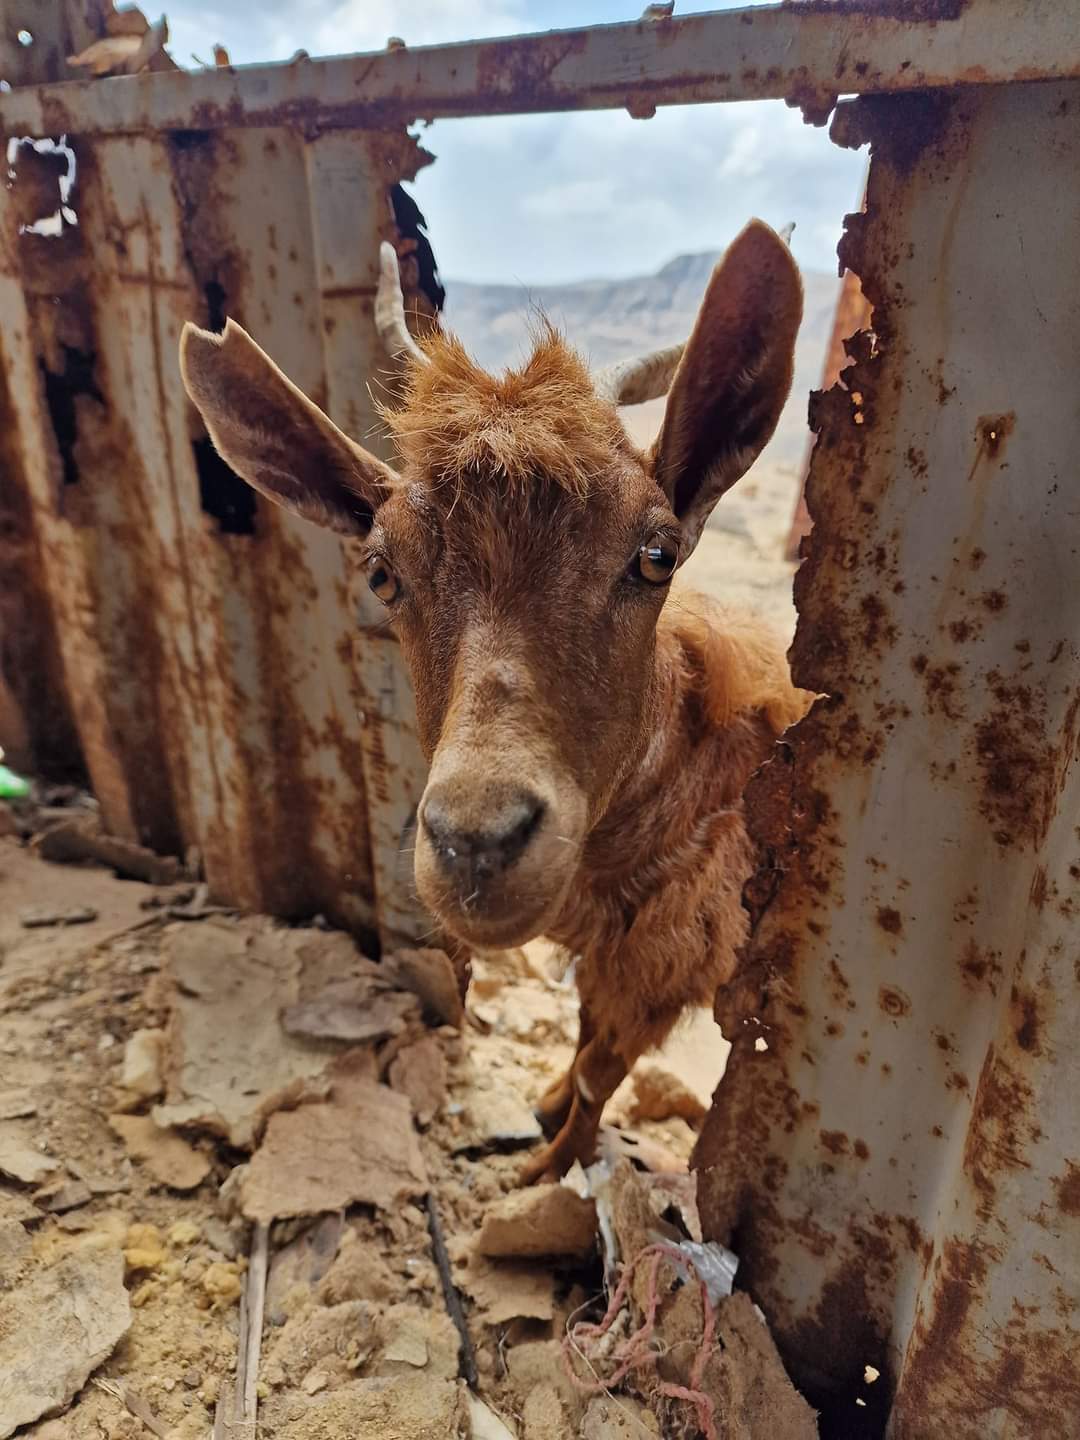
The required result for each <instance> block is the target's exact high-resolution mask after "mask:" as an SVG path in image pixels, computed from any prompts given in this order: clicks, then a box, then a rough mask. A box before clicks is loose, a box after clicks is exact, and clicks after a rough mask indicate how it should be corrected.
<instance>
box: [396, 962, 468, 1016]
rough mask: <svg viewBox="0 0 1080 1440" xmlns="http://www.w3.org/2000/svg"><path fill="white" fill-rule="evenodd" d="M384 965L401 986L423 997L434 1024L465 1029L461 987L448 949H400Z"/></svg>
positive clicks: (427, 1012) (426, 1010)
mask: <svg viewBox="0 0 1080 1440" xmlns="http://www.w3.org/2000/svg"><path fill="white" fill-rule="evenodd" d="M383 964H384V966H385V967H386V969H387V972H388V973H389V974H390V975H392V976H393V977H394V980H395V982H396V983H397V984H398V985H400V986H401V987H402V988H403V989H405V990H411V991H412V993H413V994H414V995H416V996H417V997H418V998H419V1000H420V1003H421V1005H422V1006H423V1009H424V1018H425V1019H426V1020H427V1021H428V1022H429V1023H430V1024H435V1025H455V1026H457V1027H458V1028H460V1027H461V1025H462V1023H463V1021H464V1019H465V1007H464V1005H463V1003H462V999H461V987H460V986H459V984H458V977H457V975H456V974H455V972H454V967H453V965H452V963H451V961H450V957H449V955H447V953H446V952H445V950H397V951H395V953H394V954H393V955H389V956H387V958H386V960H384V961H383Z"/></svg>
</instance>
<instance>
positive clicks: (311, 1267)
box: [266, 1214, 367, 1325]
mask: <svg viewBox="0 0 1080 1440" xmlns="http://www.w3.org/2000/svg"><path fill="white" fill-rule="evenodd" d="M344 1234H345V1217H344V1215H341V1214H337V1215H323V1216H322V1217H321V1218H320V1219H319V1220H316V1221H315V1223H314V1224H313V1225H308V1226H307V1227H306V1228H305V1229H303V1230H301V1231H300V1234H299V1235H296V1236H294V1237H293V1239H292V1240H290V1241H289V1243H288V1244H287V1245H283V1246H282V1247H281V1249H280V1250H276V1251H274V1252H273V1254H272V1255H271V1258H270V1270H269V1273H268V1275H267V1279H266V1313H267V1315H268V1316H269V1319H270V1323H271V1325H283V1324H284V1323H285V1321H286V1319H287V1318H288V1308H289V1307H290V1306H291V1304H292V1297H293V1295H294V1294H295V1293H297V1292H300V1293H304V1292H307V1293H308V1294H311V1293H312V1292H313V1291H314V1289H315V1287H316V1285H318V1283H319V1281H320V1280H322V1278H323V1276H324V1275H325V1274H326V1272H327V1271H328V1270H329V1269H330V1267H331V1265H332V1264H333V1263H334V1257H335V1256H336V1255H337V1252H338V1246H339V1245H340V1243H341V1239H342V1236H343V1235H344ZM337 1298H338V1299H339V1300H354V1299H366V1298H367V1297H366V1296H355V1295H340V1296H338V1297H337ZM328 1303H329V1302H328Z"/></svg>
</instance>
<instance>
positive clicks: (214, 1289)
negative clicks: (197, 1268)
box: [199, 1260, 244, 1310]
mask: <svg viewBox="0 0 1080 1440" xmlns="http://www.w3.org/2000/svg"><path fill="white" fill-rule="evenodd" d="M199 1284H200V1286H201V1287H202V1292H203V1294H204V1295H205V1296H207V1298H208V1299H209V1301H210V1306H211V1308H212V1309H214V1310H226V1309H228V1307H229V1306H230V1305H234V1304H235V1303H236V1302H237V1301H238V1300H239V1299H240V1292H241V1290H242V1289H243V1288H244V1285H243V1278H242V1273H241V1270H240V1266H239V1264H238V1263H237V1262H236V1261H235V1260H214V1261H213V1262H212V1263H211V1264H209V1265H208V1266H207V1267H206V1269H205V1270H204V1271H203V1273H202V1278H201V1280H200V1281H199Z"/></svg>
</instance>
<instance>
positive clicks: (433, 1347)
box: [0, 805, 814, 1440]
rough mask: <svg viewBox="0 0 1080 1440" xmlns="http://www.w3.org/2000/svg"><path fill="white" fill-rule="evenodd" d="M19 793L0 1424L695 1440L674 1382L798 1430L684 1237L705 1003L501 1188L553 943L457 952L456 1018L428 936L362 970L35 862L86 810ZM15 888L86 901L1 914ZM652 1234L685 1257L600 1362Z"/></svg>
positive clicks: (521, 1142)
mask: <svg viewBox="0 0 1080 1440" xmlns="http://www.w3.org/2000/svg"><path fill="white" fill-rule="evenodd" d="M40 808H44V807H39V809H40ZM50 808H52V809H53V810H54V812H55V814H54V815H53V816H51V817H47V818H46V820H45V821H44V822H43V821H42V820H41V818H40V815H39V816H38V818H37V819H35V821H34V824H33V826H32V836H36V837H37V838H36V839H33V838H32V837H28V836H27V835H26V834H24V835H23V837H22V839H23V841H26V840H27V839H28V838H29V839H30V843H20V842H19V840H18V839H4V840H0V1056H2V1057H3V1058H2V1062H0V1063H2V1065H3V1074H4V1080H3V1085H2V1086H0V1315H3V1317H4V1321H3V1324H0V1440H2V1437H3V1436H5V1435H8V1434H11V1433H12V1431H13V1430H14V1429H16V1428H17V1427H23V1426H27V1425H35V1424H36V1425H38V1429H37V1430H36V1431H35V1430H31V1431H30V1432H29V1433H31V1434H34V1435H37V1436H39V1437H40V1440H58V1437H59V1436H60V1434H61V1433H62V1434H63V1437H64V1440H98V1437H99V1436H100V1435H101V1434H103V1433H104V1434H108V1435H110V1436H117V1437H120V1440H140V1437H143V1436H145V1435H146V1434H148V1433H149V1434H156V1435H161V1436H168V1437H169V1440H205V1437H206V1436H207V1435H209V1434H210V1433H211V1432H212V1431H213V1430H214V1427H215V1425H216V1426H217V1432H216V1433H219V1434H223V1433H225V1434H231V1435H235V1436H238V1437H244V1440H250V1437H252V1436H253V1435H254V1434H255V1427H256V1424H257V1427H258V1434H259V1435H260V1436H261V1437H267V1440H346V1437H360V1440H364V1437H367V1436H371V1437H375V1436H378V1437H379V1440H395V1437H401V1440H405V1437H408V1440H414V1437H424V1436H431V1437H435V1436H438V1437H439V1440H443V1437H447V1436H459V1437H461V1440H469V1437H472V1440H507V1437H512V1440H563V1437H567V1440H575V1437H579V1436H582V1437H591V1440H611V1437H618V1436H621V1435H624V1434H625V1435H627V1436H631V1435H634V1436H638V1435H641V1434H645V1435H650V1434H652V1435H658V1436H659V1435H661V1434H669V1433H670V1434H679V1435H682V1434H686V1435H687V1436H694V1435H706V1436H707V1435H708V1433H709V1432H708V1430H707V1429H703V1428H702V1426H701V1424H700V1423H699V1416H698V1411H697V1410H696V1409H695V1407H694V1405H693V1404H688V1403H687V1402H685V1401H684V1400H679V1399H676V1398H674V1393H675V1391H677V1390H678V1389H679V1387H682V1388H683V1389H685V1390H687V1391H692V1390H695V1389H700V1390H701V1391H702V1392H704V1393H706V1394H707V1395H708V1396H709V1397H710V1398H711V1404H712V1407H713V1410H712V1413H713V1415H714V1416H715V1417H718V1419H717V1423H718V1424H720V1422H721V1421H723V1423H727V1420H726V1419H725V1417H730V1419H731V1421H732V1423H734V1422H735V1421H738V1423H739V1424H741V1425H743V1429H742V1430H735V1431H733V1433H742V1434H746V1435H748V1436H759V1435H760V1436H765V1435H768V1436H770V1437H773V1436H780V1437H784V1440H786V1437H789V1436H790V1437H796V1440H802V1436H803V1435H810V1434H813V1433H814V1431H813V1428H812V1418H809V1412H808V1411H806V1409H805V1406H802V1402H801V1401H800V1400H799V1399H798V1397H797V1396H796V1395H795V1392H794V1391H792V1390H791V1388H790V1386H789V1385H788V1384H787V1381H786V1379H784V1377H783V1374H782V1371H781V1370H780V1369H779V1363H778V1361H777V1360H776V1357H775V1352H773V1351H772V1348H771V1341H770V1340H769V1338H768V1331H767V1329H766V1328H765V1326H764V1325H763V1324H762V1322H761V1320H760V1319H759V1318H758V1316H757V1315H756V1314H755V1312H754V1311H753V1308H752V1307H751V1306H750V1305H749V1302H748V1301H746V1300H745V1297H740V1296H738V1295H736V1296H735V1297H733V1298H725V1296H726V1290H725V1286H726V1287H727V1290H729V1289H730V1278H731V1275H730V1271H731V1257H726V1252H722V1254H721V1256H720V1259H719V1260H718V1256H717V1254H716V1253H715V1252H716V1251H717V1250H718V1247H709V1246H704V1245H701V1244H700V1243H698V1242H700V1240H701V1235H700V1230H699V1229H698V1228H697V1218H696V1209H695V1207H694V1202H693V1180H692V1177H691V1176H689V1175H688V1173H687V1169H686V1161H687V1157H688V1155H689V1151H690V1148H691V1145H692V1143H693V1139H694V1131H693V1125H694V1123H696V1116H697V1115H698V1114H699V1112H700V1107H701V1106H702V1105H703V1104H704V1103H705V1101H706V1100H707V1096H708V1093H709V1091H710V1089H711V1087H712V1085H713V1084H715V1080H716V1077H717V1075H718V1074H719V1070H720V1068H722V1064H723V1047H722V1044H720V1043H719V1042H718V1037H717V1036H716V1034H715V1032H711V1033H710V1032H709V1031H708V1030H700V1031H698V1030H696V1028H695V1027H697V1026H698V1025H704V1024H705V1023H706V1022H705V1018H704V1017H702V1018H699V1019H696V1020H692V1021H691V1022H690V1023H689V1025H688V1027H687V1030H686V1032H685V1033H684V1034H683V1035H682V1036H681V1037H680V1038H679V1039H678V1040H677V1041H676V1042H675V1043H674V1044H673V1047H672V1050H671V1053H670V1054H664V1055H661V1056H659V1057H656V1058H655V1059H654V1060H653V1061H652V1062H651V1065H650V1068H649V1070H648V1071H647V1072H646V1074H645V1077H644V1080H642V1081H638V1080H637V1079H636V1078H635V1079H632V1080H631V1081H630V1082H628V1083H627V1085H626V1086H625V1087H624V1089H623V1091H622V1092H621V1093H620V1095H619V1097H618V1098H617V1103H616V1104H614V1105H613V1111H614V1115H613V1118H614V1119H616V1120H617V1121H619V1122H620V1125H621V1127H622V1128H620V1129H612V1128H609V1129H607V1130H606V1131H605V1132H604V1133H603V1137H602V1146H601V1151H602V1153H601V1156H600V1158H599V1159H598V1161H597V1164H596V1165H594V1166H592V1167H590V1169H589V1170H588V1171H587V1172H584V1171H582V1170H581V1167H580V1166H579V1167H576V1169H575V1171H574V1172H572V1173H571V1175H570V1176H568V1177H567V1182H566V1183H564V1184H563V1185H559V1186H545V1187H538V1188H536V1189H531V1190H521V1189H519V1188H518V1186H517V1176H518V1171H519V1169H520V1165H521V1160H522V1154H521V1152H522V1151H523V1150H524V1149H525V1148H526V1147H528V1146H531V1145H532V1144H533V1143H534V1142H535V1141H536V1140H537V1139H538V1137H539V1127H538V1126H537V1123H536V1121H535V1119H534V1117H533V1113H532V1108H531V1107H532V1105H533V1104H534V1103H535V1101H536V1100H537V1099H538V1098H539V1095H540V1094H541V1093H542V1092H543V1090H544V1089H545V1088H546V1087H547V1086H548V1084H549V1083H550V1082H551V1081H552V1080H553V1079H554V1078H556V1077H557V1075H558V1074H559V1073H560V1072H561V1070H562V1069H563V1068H564V1067H565V1066H566V1065H567V1063H568V1062H569V1060H570V1058H571V1056H572V1053H573V1042H574V1038H575V1024H576V997H575V992H574V989H573V986H572V983H570V982H568V981H567V980H566V979H565V977H564V975H563V966H562V961H561V958H560V957H558V956H555V955H553V954H552V953H550V952H548V951H546V950H545V949H544V948H543V947H530V948H529V949H528V951H527V952H521V953H512V954H508V955H505V956H503V957H499V958H492V957H488V958H484V959H478V960H477V961H476V971H475V985H474V991H473V993H472V995H471V997H470V1002H469V1003H470V1009H469V1013H468V1014H467V1013H466V1011H465V1009H464V1008H463V1006H462V1002H461V998H460V995H459V994H458V990H457V984H456V980H455V976H454V972H453V968H452V966H451V964H450V962H449V960H448V959H447V957H446V956H445V955H444V954H443V953H442V952H441V951H437V950H424V949H420V950H412V951H401V952H399V953H397V954H395V955H390V956H386V957H384V958H383V960H382V961H381V962H379V963H375V962H373V961H372V960H371V959H370V958H369V957H367V956H365V955H364V954H363V953H361V951H360V950H359V949H358V948H357V946H356V944H355V943H354V942H353V941H352V940H351V939H350V938H349V937H348V936H345V935H342V934H339V933H335V932H331V931H328V930H326V929H323V928H319V927H316V926H312V927H310V928H306V927H292V928H290V927H287V926H283V925H279V924H275V923H273V922H271V921H269V920H266V919H261V918H257V917H240V916H236V915H233V914H230V913H221V912H220V909H219V907H217V906H214V905H213V904H211V903H210V902H209V901H208V899H207V897H206V895H205V892H204V891H202V890H201V889H200V888H199V886H198V883H197V881H196V880H193V879H188V878H185V877H184V876H183V875H181V876H180V877H179V878H175V877H170V878H169V879H168V881H167V883H165V884H162V885H157V886H150V885H148V884H146V883H145V880H143V881H140V880H130V879H129V880H120V879H118V878H115V876H114V875H113V874H109V873H107V871H106V870H103V869H100V868H93V866H92V862H90V861H86V860H83V859H82V858H81V856H80V858H79V860H78V862H77V863H67V864H65V866H64V867H63V868H60V867H59V866H56V865H50V864H48V863H46V862H45V861H44V860H43V859H42V858H41V854H40V852H41V849H42V848H43V846H42V839H43V837H44V836H45V835H47V834H49V833H51V831H52V830H54V829H55V828H56V827H57V826H58V825H71V823H72V822H75V826H76V828H78V829H79V830H80V831H82V830H85V831H86V832H87V833H92V832H93V831H94V829H95V827H96V817H95V816H94V815H93V813H92V810H90V809H86V810H85V811H84V812H82V813H79V811H78V807H76V813H72V807H71V806H70V805H65V806H57V807H50ZM135 848H136V849H137V847H135ZM110 868H114V867H113V865H112V864H111V862H110ZM191 869H192V873H197V867H196V866H194V865H192V867H191ZM15 895H18V897H19V904H18V905H14V904H11V903H8V902H9V901H10V900H11V898H12V897H13V896H15ZM60 897H62V900H63V903H62V904H58V903H57V902H58V899H59V898H60ZM30 905H32V906H34V907H37V908H44V909H47V908H48V907H50V906H51V907H52V908H53V909H54V910H56V911H58V912H59V911H63V910H64V909H66V908H69V907H74V906H87V907H89V908H91V909H93V910H94V912H95V918H94V919H93V920H92V921H88V922H87V923H85V924H82V925H78V926H72V925H67V924H64V923H62V921H61V920H59V919H58V920H57V921H56V922H55V923H53V924H52V925H51V926H46V927H36V928H27V927H26V926H25V925H24V924H22V923H21V922H20V919H19V913H18V912H19V911H20V910H21V909H25V908H27V906H30ZM192 920H197V921H198V923H195V924H193V923H191V922H192ZM710 1023H711V1022H710ZM703 1040H707V1041H710V1042H712V1044H711V1046H709V1045H706V1046H704V1047H703V1045H702V1043H701V1042H702V1041H703ZM702 1048H707V1049H710V1056H709V1060H708V1064H707V1065H706V1066H705V1069H704V1070H702V1067H701V1054H700V1052H701V1050H702ZM635 1117H636V1118H635ZM657 1243H663V1244H665V1245H668V1246H673V1247H676V1248H677V1250H678V1253H679V1254H680V1256H682V1257H683V1258H682V1259H680V1260H679V1261H678V1262H677V1263H675V1264H673V1265H669V1264H668V1263H667V1261H665V1262H664V1263H663V1264H662V1265H659V1266H657V1267H656V1269H655V1285H654V1290H655V1306H654V1315H653V1328H652V1331H651V1336H650V1338H649V1340H648V1343H647V1344H639V1346H638V1351H637V1352H635V1354H636V1358H639V1359H642V1361H643V1363H641V1364H634V1365H632V1366H630V1367H627V1368H625V1369H624V1373H623V1374H622V1375H621V1376H618V1371H619V1369H620V1365H621V1363H622V1362H621V1360H620V1356H623V1358H625V1354H624V1350H625V1347H626V1345H627V1344H628V1343H629V1342H630V1340H631V1339H632V1337H633V1336H634V1334H635V1332H640V1330H641V1326H642V1324H643V1322H644V1319H645V1317H646V1315H647V1313H648V1310H649V1304H650V1298H649V1295H648V1293H647V1292H646V1291H645V1290H643V1288H642V1286H643V1284H645V1283H646V1281H647V1279H648V1276H649V1275H650V1274H652V1273H653V1272H652V1268H651V1266H650V1264H649V1263H648V1260H647V1259H646V1261H641V1262H639V1263H637V1264H636V1265H635V1264H634V1259H635V1256H637V1255H638V1254H639V1253H640V1252H642V1251H648V1248H649V1247H650V1246H655V1245H656V1244H657ZM724 1257H726V1258H724ZM725 1265H726V1267H727V1268H726V1269H725ZM688 1267H689V1268H688ZM691 1271H692V1272H693V1274H694V1275H699V1274H700V1275H702V1276H706V1277H707V1282H706V1283H707V1292H708V1295H709V1306H710V1313H712V1314H713V1320H712V1322H711V1323H712V1325H713V1332H712V1333H713V1335H714V1337H715V1338H714V1340H713V1342H712V1344H711V1345H710V1346H705V1348H704V1352H702V1337H703V1335H704V1333H705V1331H704V1329H703V1320H704V1318H705V1314H706V1312H705V1311H704V1310H703V1308H702V1304H701V1302H700V1299H699V1298H698V1291H699V1289H700V1286H699V1285H698V1284H697V1282H694V1283H691V1284H687V1283H685V1282H686V1280H687V1278H688V1277H690V1275H691ZM642 1277H645V1279H644V1280H643V1278H642ZM620 1284H621V1291H620ZM710 1287H711V1288H710ZM717 1287H719V1288H717ZM616 1296H617V1297H618V1298H619V1305H618V1307H617V1308H616V1309H613V1310H612V1315H611V1319H610V1321H609V1323H608V1324H607V1328H606V1331H605V1333H604V1334H603V1335H602V1336H601V1335H597V1336H596V1341H595V1344H593V1343H592V1342H590V1340H589V1332H588V1331H586V1330H583V1329H582V1328H581V1327H582V1326H592V1327H602V1326H603V1325H604V1321H605V1318H606V1312H607V1310H608V1308H609V1304H610V1305H611V1306H614V1298H615V1297H616ZM9 1315H11V1316H14V1324H12V1325H9V1324H8V1323H7V1322H8V1316H9ZM46 1335H48V1341H47V1342H46V1340H45V1338H44V1337H45V1336H46ZM567 1337H570V1339H569V1340H568V1339H567ZM568 1346H569V1349H570V1353H569V1355H567V1354H566V1353H564V1352H565V1351H566V1349H567V1347H568ZM620 1347H622V1348H620ZM646 1352H647V1353H646ZM699 1353H703V1354H704V1358H703V1359H701V1361H700V1364H699V1371H693V1369H692V1364H693V1359H694V1356H695V1355H697V1354H699ZM583 1355H584V1356H587V1358H588V1364H586V1363H585V1361H584V1359H583ZM687 1366H690V1367H691V1368H690V1369H688V1368H687ZM5 1387H6V1388H5ZM673 1387H674V1388H673ZM770 1397H771V1398H770ZM755 1407H757V1408H755ZM785 1407H787V1408H785ZM799 1407H801V1409H800V1408H799ZM702 1415H704V1412H702ZM52 1417H62V1419H56V1418H52ZM766 1417H767V1418H768V1422H769V1423H768V1424H766ZM804 1420H805V1421H806V1423H805V1424H804V1423H803V1422H804ZM807 1424H808V1425H809V1426H810V1428H809V1429H807V1428H806V1425H807ZM57 1425H60V1426H61V1427H62V1431H61V1430H59V1429H56V1428H55V1427H56V1426H57ZM695 1425H697V1429H695V1428H694V1426H695ZM769 1425H772V1428H771V1429H770V1428H769ZM799 1425H801V1426H802V1428H798V1427H799ZM50 1426H52V1427H54V1428H52V1429H50V1428H49V1427H50ZM785 1426H786V1427H787V1428H784V1427H785ZM717 1433H718V1434H724V1433H726V1432H725V1431H724V1429H723V1428H721V1429H719V1430H718V1432H717Z"/></svg>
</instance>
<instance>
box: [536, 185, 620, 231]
mask: <svg viewBox="0 0 1080 1440" xmlns="http://www.w3.org/2000/svg"><path fill="white" fill-rule="evenodd" d="M614 194H615V180H614V179H613V177H612V176H610V175H600V176H597V177H596V178H595V179H591V180H568V181H566V182H564V183H562V184H556V185H547V186H545V187H544V189H542V190H534V191H531V192H530V193H528V194H526V195H525V196H524V198H523V199H522V201H521V213H522V214H523V215H539V216H543V217H544V218H545V219H548V218H550V219H558V220H582V219H585V218H589V219H593V218H596V217H598V216H605V215H608V214H610V212H611V208H612V204H613V201H614Z"/></svg>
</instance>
